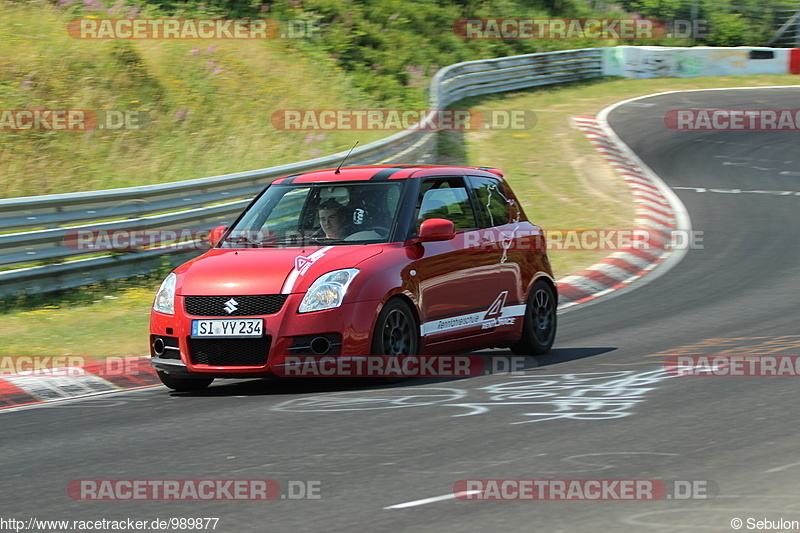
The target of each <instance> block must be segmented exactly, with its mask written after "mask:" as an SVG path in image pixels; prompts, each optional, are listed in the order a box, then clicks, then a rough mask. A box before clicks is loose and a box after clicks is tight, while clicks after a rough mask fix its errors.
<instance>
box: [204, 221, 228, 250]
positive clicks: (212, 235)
mask: <svg viewBox="0 0 800 533" xmlns="http://www.w3.org/2000/svg"><path fill="white" fill-rule="evenodd" d="M226 231H228V226H217V227H216V228H214V229H212V230H211V231H210V232H209V234H208V244H210V245H211V247H212V248H213V247H214V246H216V245H217V243H219V241H221V240H222V236H223V235H225V232H226Z"/></svg>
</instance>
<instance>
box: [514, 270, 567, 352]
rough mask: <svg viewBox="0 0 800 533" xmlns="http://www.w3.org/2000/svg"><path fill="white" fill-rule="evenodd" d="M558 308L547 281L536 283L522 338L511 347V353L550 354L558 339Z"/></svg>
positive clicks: (526, 313)
mask: <svg viewBox="0 0 800 533" xmlns="http://www.w3.org/2000/svg"><path fill="white" fill-rule="evenodd" d="M556 308H557V302H556V297H555V293H554V291H553V288H552V287H551V286H550V285H549V284H548V283H547V282H546V281H542V280H539V281H537V282H536V283H534V284H533V289H531V294H530V296H529V297H528V304H527V305H526V306H525V316H524V317H523V318H522V338H521V339H520V341H519V342H518V343H516V344H514V345H512V346H511V351H512V352H514V353H515V354H517V355H544V354H546V353H547V352H549V351H550V348H552V346H553V342H554V341H555V339H556V326H557V320H556Z"/></svg>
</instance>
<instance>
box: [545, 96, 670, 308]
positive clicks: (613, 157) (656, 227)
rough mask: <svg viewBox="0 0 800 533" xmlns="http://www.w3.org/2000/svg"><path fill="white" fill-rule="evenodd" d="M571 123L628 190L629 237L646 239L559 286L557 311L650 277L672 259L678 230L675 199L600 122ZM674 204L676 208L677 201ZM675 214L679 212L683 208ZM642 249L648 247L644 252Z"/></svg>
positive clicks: (591, 119)
mask: <svg viewBox="0 0 800 533" xmlns="http://www.w3.org/2000/svg"><path fill="white" fill-rule="evenodd" d="M614 107H616V106H614ZM609 110H610V108H609V109H608V110H606V111H609ZM572 120H573V123H574V124H575V126H576V127H577V128H578V129H580V130H581V131H583V132H584V133H585V134H586V136H587V137H588V138H589V141H590V142H591V143H592V145H594V147H595V149H597V151H598V152H600V154H601V155H602V156H603V157H604V158H605V159H606V160H607V161H608V162H609V164H610V165H611V166H612V167H614V169H616V171H617V173H619V174H620V176H622V179H623V180H625V182H626V183H627V184H628V186H629V187H630V188H631V191H632V193H633V197H634V201H635V202H636V218H635V221H634V228H633V231H634V234H637V232H641V233H639V234H641V235H647V236H648V239H647V240H646V241H637V242H636V243H633V244H630V245H628V246H626V247H624V248H622V249H620V250H619V251H617V252H614V253H613V254H611V255H609V256H608V257H606V258H605V259H603V260H602V261H600V262H599V263H596V264H594V265H592V266H590V267H589V268H587V269H586V270H584V271H582V272H578V273H577V274H573V275H570V276H566V277H564V278H562V279H560V280H558V292H559V310H560V311H561V310H565V309H568V308H570V307H574V306H576V305H579V304H582V303H585V302H588V301H591V300H594V299H595V298H599V297H600V296H603V295H606V294H609V293H611V292H614V291H617V290H619V289H622V288H625V287H627V286H629V285H630V284H631V283H633V282H634V281H637V280H638V279H639V278H641V277H642V276H644V275H646V274H648V273H650V272H651V271H652V270H653V269H654V268H655V267H656V266H658V265H659V264H660V263H661V262H662V261H664V260H665V259H666V258H667V257H669V256H670V255H671V253H672V250H671V243H672V232H673V231H674V230H676V229H678V226H679V224H678V220H677V217H676V206H675V202H676V200H677V197H675V196H674V194H672V195H671V194H670V193H671V191H669V189H668V188H667V187H666V185H665V184H664V183H663V182H662V181H661V180H660V179H659V178H658V177H657V176H656V175H655V174H654V173H653V172H652V171H649V169H647V168H646V167H644V164H643V163H641V161H638V158H635V155H633V153H632V152H631V151H630V149H628V148H627V146H625V145H624V143H622V141H620V140H619V138H618V137H616V135H615V134H614V133H613V131H612V130H611V129H610V128H609V127H608V125H607V124H605V121H604V120H601V119H597V118H594V117H585V116H576V117H573V118H572ZM635 159H636V160H635ZM643 167H644V168H643ZM665 189H666V190H665ZM677 202H678V203H679V204H680V201H679V200H677ZM678 209H679V210H683V205H682V204H680V205H679V206H678ZM683 229H685V228H683ZM643 243H644V244H646V246H644V247H643V246H642V244H643Z"/></svg>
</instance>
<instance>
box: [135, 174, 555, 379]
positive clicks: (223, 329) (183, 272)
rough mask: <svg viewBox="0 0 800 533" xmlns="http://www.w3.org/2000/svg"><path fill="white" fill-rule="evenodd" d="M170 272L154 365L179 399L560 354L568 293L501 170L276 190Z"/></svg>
mask: <svg viewBox="0 0 800 533" xmlns="http://www.w3.org/2000/svg"><path fill="white" fill-rule="evenodd" d="M209 242H210V244H211V248H210V249H209V250H208V251H207V252H205V253H204V254H203V255H201V256H200V257H197V258H195V259H193V260H191V261H189V262H187V263H185V264H183V265H182V266H180V267H178V268H176V269H175V270H174V271H173V272H172V273H170V274H169V275H168V276H167V277H166V279H165V280H164V282H163V283H162V284H161V287H160V288H159V289H158V292H157V294H156V297H155V301H154V303H153V309H152V312H151V318H150V351H151V357H152V364H153V366H154V367H155V369H156V370H157V372H158V375H159V377H160V378H161V380H162V382H163V383H164V384H165V385H166V386H167V387H170V388H172V389H175V390H178V391H192V390H200V389H202V388H204V387H207V386H208V385H209V384H210V383H211V382H212V381H213V380H214V379H215V378H247V377H263V376H268V375H275V374H279V372H277V370H278V369H279V368H280V367H281V365H283V364H284V361H285V359H286V357H287V356H292V355H314V356H331V357H360V356H368V355H388V356H400V357H402V356H404V355H406V356H407V355H417V354H423V355H441V354H448V353H454V352H463V351H469V350H476V349H480V348H486V347H508V348H510V349H511V350H512V351H513V352H514V353H516V354H526V355H540V354H544V353H547V352H548V351H549V350H550V347H551V346H552V344H553V341H554V339H555V334H556V304H557V294H556V285H555V283H554V281H553V273H552V270H551V267H550V263H549V260H548V257H547V253H546V249H545V248H546V246H544V239H543V237H542V230H541V228H539V227H538V226H536V225H534V224H532V223H531V222H529V221H528V219H527V217H526V216H525V213H524V212H523V210H522V207H521V206H520V204H519V202H518V201H517V199H516V197H515V196H514V193H513V192H512V191H511V189H510V188H509V186H508V184H507V183H506V182H505V181H504V180H503V174H502V172H501V171H499V170H497V169H492V168H475V167H449V166H358V167H346V168H341V169H330V170H319V171H313V172H308V173H304V174H300V175H296V176H288V177H284V178H280V179H277V180H275V181H273V182H272V183H270V184H269V186H267V188H266V189H264V191H263V192H262V193H261V194H259V195H258V196H257V197H256V198H255V199H254V200H253V201H252V202H251V203H250V205H249V206H248V207H247V208H246V209H245V211H244V212H243V213H242V214H241V215H240V216H239V217H238V218H237V219H236V220H235V221H234V222H233V223H232V224H231V225H230V226H220V227H218V228H215V229H214V230H212V231H211V233H210V236H209Z"/></svg>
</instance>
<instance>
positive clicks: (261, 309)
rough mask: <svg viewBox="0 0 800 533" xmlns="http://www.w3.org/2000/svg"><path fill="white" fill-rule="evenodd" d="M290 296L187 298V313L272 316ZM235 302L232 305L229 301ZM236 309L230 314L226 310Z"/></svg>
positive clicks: (185, 302) (184, 300)
mask: <svg viewBox="0 0 800 533" xmlns="http://www.w3.org/2000/svg"><path fill="white" fill-rule="evenodd" d="M288 296H289V295H288V294H260V295H255V296H185V297H184V299H183V302H184V304H183V305H184V308H185V309H186V313H187V314H189V315H194V316H258V315H272V314H275V313H277V312H278V311H280V310H281V307H283V302H285V301H286V298H288ZM231 300H234V301H233V302H231V303H230V304H228V302H229V301H231ZM226 306H228V309H232V308H233V307H236V310H235V311H233V312H231V313H228V311H227V310H226V309H225V308H226Z"/></svg>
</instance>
